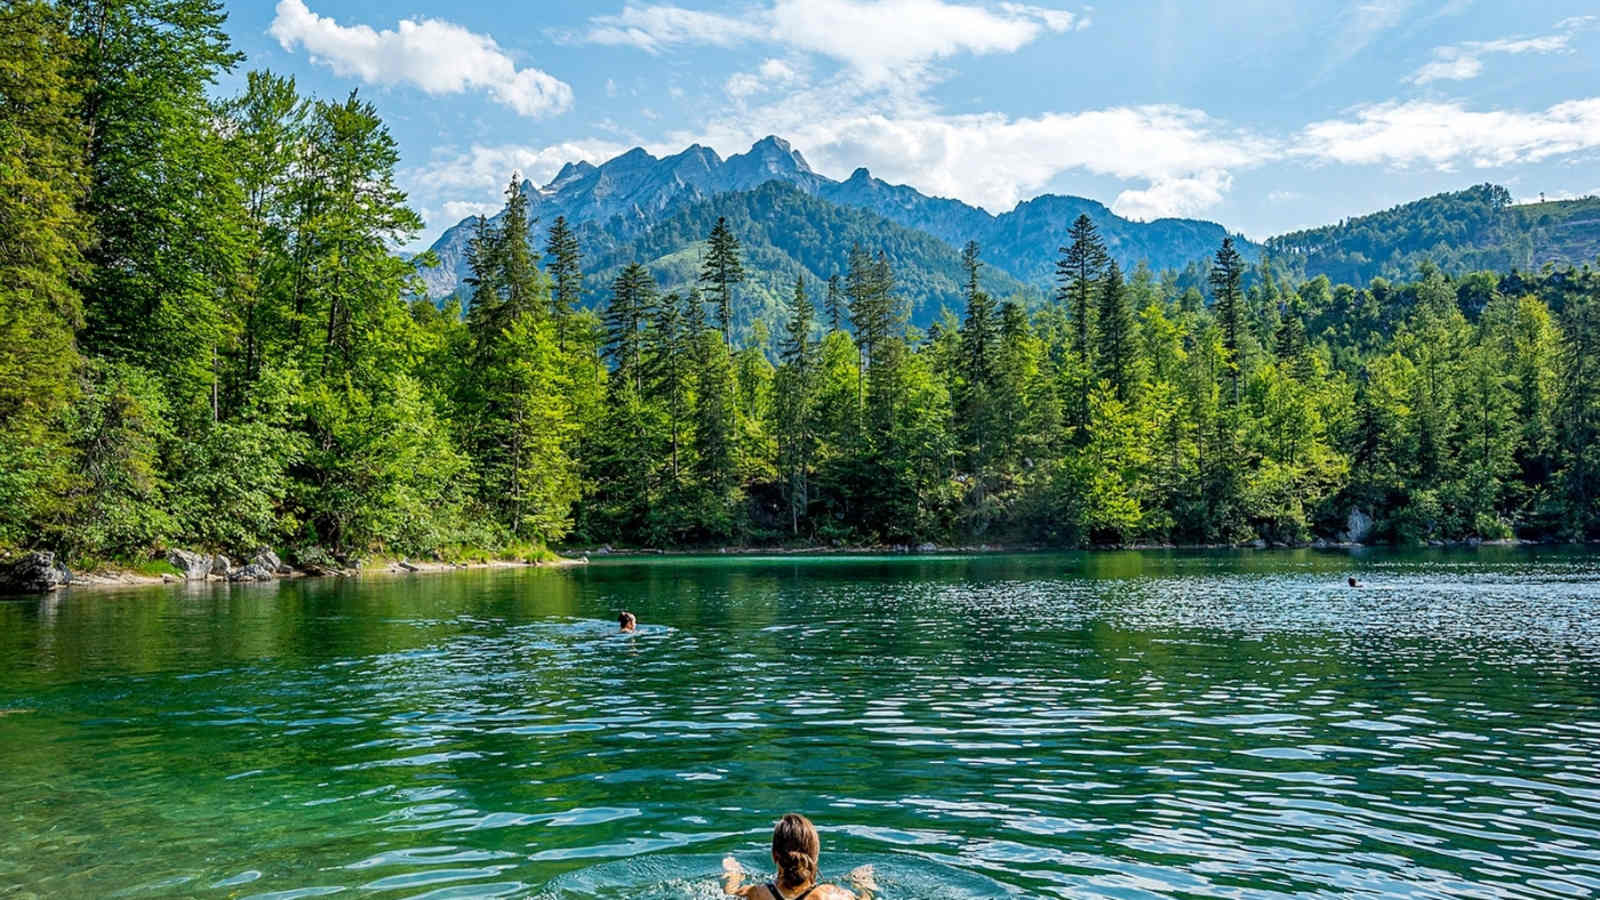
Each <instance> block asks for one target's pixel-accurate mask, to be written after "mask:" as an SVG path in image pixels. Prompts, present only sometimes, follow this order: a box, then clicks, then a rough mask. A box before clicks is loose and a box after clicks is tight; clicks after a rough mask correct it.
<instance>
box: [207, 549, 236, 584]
mask: <svg viewBox="0 0 1600 900" xmlns="http://www.w3.org/2000/svg"><path fill="white" fill-rule="evenodd" d="M232 568H233V560H231V559H229V558H227V557H226V556H223V555H222V554H221V553H218V554H217V555H216V556H213V557H211V574H213V575H215V576H217V577H218V578H227V577H228V572H229V570H231V569H232Z"/></svg>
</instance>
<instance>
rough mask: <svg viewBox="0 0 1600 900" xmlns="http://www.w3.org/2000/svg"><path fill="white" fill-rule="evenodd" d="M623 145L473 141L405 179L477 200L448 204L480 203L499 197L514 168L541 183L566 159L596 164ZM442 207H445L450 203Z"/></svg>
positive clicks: (570, 142)
mask: <svg viewBox="0 0 1600 900" xmlns="http://www.w3.org/2000/svg"><path fill="white" fill-rule="evenodd" d="M625 149H627V148H625V147H624V146H622V145H621V144H617V143H612V142H609V141H567V142H564V143H559V144H551V145H549V146H546V147H523V146H518V145H515V144H501V145H496V146H486V145H483V144H474V145H473V146H472V147H470V148H468V149H466V150H461V151H456V152H453V153H447V154H441V155H438V156H436V157H435V158H434V159H433V160H432V161H430V162H429V163H427V164H426V165H424V166H421V167H420V168H417V169H414V170H412V171H410V172H408V173H407V177H408V180H409V181H410V183H412V184H416V185H419V186H420V187H422V188H423V189H425V190H427V191H428V192H430V193H441V192H450V193H453V194H457V195H459V194H463V193H470V194H471V195H472V196H473V197H475V198H478V199H474V200H458V201H451V202H460V203H468V204H483V203H489V202H490V201H491V200H492V198H495V197H498V196H500V194H501V192H502V191H504V190H505V187H506V183H507V181H508V179H509V178H510V176H511V173H512V172H520V173H522V175H523V176H524V177H526V178H527V179H529V180H530V181H532V182H533V183H534V184H537V185H543V184H547V183H548V182H549V181H550V180H551V179H553V178H555V176H556V173H558V172H560V171H561V167H562V166H564V165H566V164H567V163H569V162H577V161H579V160H590V161H592V162H596V163H598V162H601V161H603V160H607V159H610V158H611V157H613V156H616V155H617V154H619V153H621V152H623V151H624V150H625ZM443 207H444V208H446V209H448V208H449V203H446V204H444V205H443ZM496 208H498V205H497V207H496ZM468 215H472V213H468Z"/></svg>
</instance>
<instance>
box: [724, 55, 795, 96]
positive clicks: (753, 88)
mask: <svg viewBox="0 0 1600 900" xmlns="http://www.w3.org/2000/svg"><path fill="white" fill-rule="evenodd" d="M799 80H800V73H799V72H797V71H795V68H794V66H791V65H789V64H788V63H786V62H784V61H783V60H781V59H769V60H767V61H766V62H764V63H762V64H761V66H760V67H759V68H757V69H756V70H755V71H754V72H736V73H734V74H733V75H732V76H730V77H729V78H728V83H727V84H726V85H724V87H723V90H725V91H727V93H728V96H730V97H733V98H734V99H736V100H739V99H744V98H746V97H750V96H753V95H755V94H761V93H765V92H767V91H772V90H778V89H780V88H786V87H789V86H790V85H792V84H794V83H795V82H797V81H799Z"/></svg>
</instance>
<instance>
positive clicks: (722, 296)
mask: <svg viewBox="0 0 1600 900" xmlns="http://www.w3.org/2000/svg"><path fill="white" fill-rule="evenodd" d="M742 281H744V265H743V264H742V262H741V261H740V258H739V239H738V238H737V237H734V235H733V230H732V229H730V228H729V227H728V220H727V219H726V218H724V217H720V216H719V217H718V218H717V224H716V226H715V227H714V228H712V229H711V236H710V238H709V239H708V240H707V242H706V259H705V264H704V265H703V266H702V267H701V269H700V283H701V284H704V285H706V286H707V289H708V290H709V291H710V292H711V296H712V300H714V301H715V302H716V304H717V328H718V329H720V330H721V331H722V338H723V342H724V343H725V344H727V346H729V347H732V346H733V296H734V288H735V287H736V286H737V285H738V284H739V283H740V282H742Z"/></svg>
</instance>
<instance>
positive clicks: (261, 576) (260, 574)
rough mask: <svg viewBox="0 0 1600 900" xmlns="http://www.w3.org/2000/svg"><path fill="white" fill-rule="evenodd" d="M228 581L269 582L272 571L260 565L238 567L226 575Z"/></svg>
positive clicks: (252, 564)
mask: <svg viewBox="0 0 1600 900" xmlns="http://www.w3.org/2000/svg"><path fill="white" fill-rule="evenodd" d="M228 580H229V581H271V580H272V570H271V569H269V568H267V567H266V566H263V565H261V564H260V563H251V564H250V565H248V566H240V567H239V568H237V569H234V570H233V571H232V572H229V573H228Z"/></svg>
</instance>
